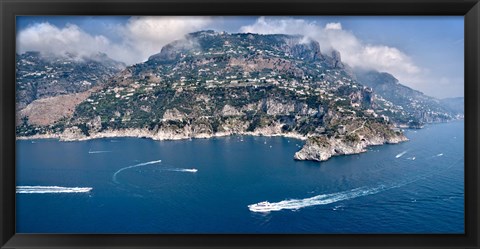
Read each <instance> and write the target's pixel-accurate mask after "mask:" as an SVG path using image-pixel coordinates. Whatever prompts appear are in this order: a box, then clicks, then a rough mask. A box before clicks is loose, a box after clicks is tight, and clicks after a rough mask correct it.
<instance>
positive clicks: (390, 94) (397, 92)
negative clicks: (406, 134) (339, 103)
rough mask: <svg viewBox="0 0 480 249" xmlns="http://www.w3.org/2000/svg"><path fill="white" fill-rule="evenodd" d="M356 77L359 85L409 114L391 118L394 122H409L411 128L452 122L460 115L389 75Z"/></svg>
mask: <svg viewBox="0 0 480 249" xmlns="http://www.w3.org/2000/svg"><path fill="white" fill-rule="evenodd" d="M356 77H357V80H358V81H359V82H360V83H361V84H363V85H365V86H368V87H371V88H372V89H373V90H374V91H375V92H376V93H377V94H379V95H380V96H382V97H383V98H385V99H388V100H389V101H390V102H392V103H393V104H395V105H397V106H400V107H402V109H403V110H405V111H406V112H407V113H408V114H409V115H408V116H406V117H395V116H393V118H394V121H396V122H399V123H408V122H410V124H412V125H413V126H415V125H417V126H418V125H421V124H422V123H431V122H444V121H448V120H452V119H454V118H457V114H460V113H457V112H455V111H453V110H452V109H449V108H448V107H447V106H446V105H445V104H444V103H442V101H440V100H438V99H436V98H433V97H430V96H427V95H425V94H423V93H422V92H420V91H417V90H414V89H412V88H410V87H407V86H405V85H402V84H400V82H399V81H398V80H397V79H396V78H395V77H394V76H393V75H391V74H389V73H381V72H377V71H357V72H356ZM405 118H409V119H410V120H411V121H410V120H405ZM412 118H413V119H412Z"/></svg>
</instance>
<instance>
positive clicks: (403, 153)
mask: <svg viewBox="0 0 480 249" xmlns="http://www.w3.org/2000/svg"><path fill="white" fill-rule="evenodd" d="M405 153H407V150H406V151H404V152H402V153H399V154H398V155H396V156H395V158H400V157H402V156H403V155H405Z"/></svg>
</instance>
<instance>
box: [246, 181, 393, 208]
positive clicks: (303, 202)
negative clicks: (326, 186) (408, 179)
mask: <svg viewBox="0 0 480 249" xmlns="http://www.w3.org/2000/svg"><path fill="white" fill-rule="evenodd" d="M395 187H399V186H391V187H387V186H385V185H380V186H377V187H374V188H368V187H360V188H355V189H351V190H347V191H342V192H337V193H332V194H322V195H317V196H314V197H310V198H305V199H291V200H284V201H280V202H273V203H270V202H266V201H264V202H259V203H256V204H252V205H248V209H250V211H252V212H271V211H280V210H283V209H290V210H296V209H300V208H304V207H310V206H317V205H326V204H330V203H334V202H339V201H345V200H349V199H353V198H357V197H361V196H366V195H373V194H377V193H379V192H382V191H385V190H387V189H391V188H395Z"/></svg>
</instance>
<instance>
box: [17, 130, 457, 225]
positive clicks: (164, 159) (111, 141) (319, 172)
mask: <svg viewBox="0 0 480 249" xmlns="http://www.w3.org/2000/svg"><path fill="white" fill-rule="evenodd" d="M405 134H406V136H407V137H408V138H409V139H410V140H409V141H408V142H404V143H400V144H393V145H382V146H373V147H369V148H368V152H366V153H362V154H358V155H348V156H338V157H333V158H331V159H330V160H328V161H326V162H312V161H295V160H293V155H294V153H295V152H296V151H298V150H299V149H300V148H301V146H302V145H303V143H304V142H303V141H300V140H296V139H292V138H283V137H254V136H230V137H223V138H211V139H193V140H180V141H154V140H151V139H139V138H105V139H96V140H88V141H79V142H60V141H57V140H53V139H51V140H19V141H17V148H16V150H17V161H16V164H17V165H16V169H17V179H16V181H17V195H16V198H17V199H16V210H17V213H16V215H17V216H16V219H17V220H16V224H17V228H16V229H17V233H324V234H325V233H327V234H332V233H463V232H464V123H463V121H455V122H450V123H441V124H433V125H427V126H426V127H425V128H424V129H420V130H406V131H405ZM262 201H268V202H270V203H271V204H270V205H271V208H270V210H268V212H254V211H251V210H250V209H249V206H251V205H252V204H256V203H259V202H262Z"/></svg>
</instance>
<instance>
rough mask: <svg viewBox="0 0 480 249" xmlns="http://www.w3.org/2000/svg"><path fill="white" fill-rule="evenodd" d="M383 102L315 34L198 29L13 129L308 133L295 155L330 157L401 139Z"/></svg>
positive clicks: (65, 134)
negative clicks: (40, 119)
mask: <svg viewBox="0 0 480 249" xmlns="http://www.w3.org/2000/svg"><path fill="white" fill-rule="evenodd" d="M385 103H387V102H386V101H384V100H383V99H378V98H376V95H375V93H374V92H373V91H372V89H370V88H367V87H365V86H363V85H361V84H358V83H357V82H356V81H355V80H354V79H353V78H352V77H351V74H350V72H349V71H348V67H347V66H346V65H344V64H343V63H342V62H341V56H340V54H339V53H338V52H335V51H334V52H333V53H332V54H331V55H324V54H321V53H320V45H319V44H318V42H316V41H312V40H310V39H308V38H305V37H301V36H289V35H258V34H227V33H218V32H213V31H202V32H196V33H192V34H189V35H187V36H186V38H185V39H183V40H179V41H175V42H173V43H171V44H168V45H166V46H165V47H164V48H163V49H162V50H161V51H160V53H158V54H156V55H152V56H151V57H150V58H149V60H148V61H146V62H145V63H140V64H136V65H133V66H130V67H128V68H126V69H125V70H124V71H122V72H121V73H119V74H117V75H115V76H114V77H111V78H110V79H109V80H108V82H107V84H105V85H103V86H102V87H100V88H98V89H95V90H94V91H92V93H91V94H90V95H89V96H88V98H86V99H85V100H84V101H83V102H81V103H80V104H78V105H76V106H75V108H74V111H73V112H72V113H69V114H68V115H67V116H65V117H64V118H62V119H58V120H55V121H54V122H52V123H48V124H42V125H38V124H35V123H31V122H28V120H24V121H25V122H21V124H20V125H19V126H17V136H19V137H27V136H37V137H42V136H51V137H58V138H60V139H61V140H65V141H71V140H84V139H92V138H101V137H117V136H132V137H148V138H152V139H159V140H164V139H186V138H208V137H213V136H226V135H232V134H245V135H265V136H279V135H280V136H291V137H296V138H300V139H308V140H307V143H306V145H305V147H304V148H303V149H302V150H301V151H300V152H298V153H297V155H296V156H295V158H297V159H299V160H326V159H327V158H329V157H330V156H334V155H343V154H352V153H359V152H362V151H363V150H364V148H365V146H368V145H373V144H382V143H385V142H393V141H403V140H404V137H403V135H402V134H401V133H395V132H393V130H392V127H391V124H390V123H389V122H388V118H385V117H382V116H381V115H380V114H377V113H376V112H380V111H382V110H383V109H384V107H385ZM390 108H391V109H392V110H395V111H398V110H399V109H395V108H397V107H395V106H391V107H390Z"/></svg>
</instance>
